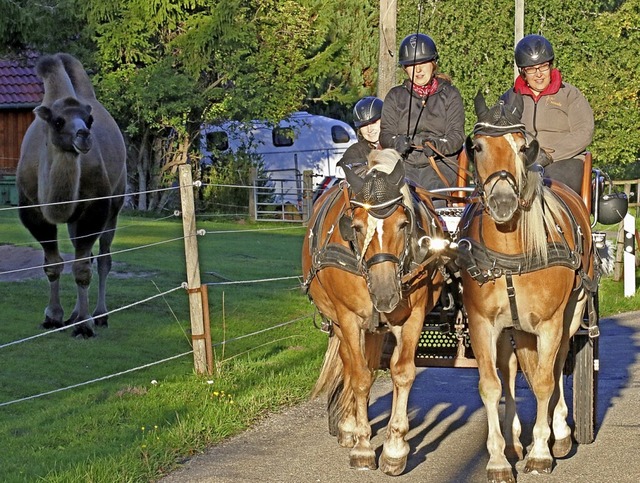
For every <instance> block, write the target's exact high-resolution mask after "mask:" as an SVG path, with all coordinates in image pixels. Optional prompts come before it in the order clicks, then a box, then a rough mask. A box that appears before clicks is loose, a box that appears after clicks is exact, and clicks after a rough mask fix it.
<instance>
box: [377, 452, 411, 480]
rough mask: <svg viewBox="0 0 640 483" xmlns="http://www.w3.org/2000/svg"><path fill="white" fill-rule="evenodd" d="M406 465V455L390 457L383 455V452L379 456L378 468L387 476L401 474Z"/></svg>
mask: <svg viewBox="0 0 640 483" xmlns="http://www.w3.org/2000/svg"><path fill="white" fill-rule="evenodd" d="M406 466H407V457H406V456H405V457H404V458H391V457H389V456H385V455H384V453H382V455H381V456H380V470H381V471H382V472H383V473H384V474H385V475H389V476H398V475H401V474H402V472H403V471H404V469H405V468H406Z"/></svg>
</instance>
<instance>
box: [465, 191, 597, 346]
mask: <svg viewBox="0 0 640 483" xmlns="http://www.w3.org/2000/svg"><path fill="white" fill-rule="evenodd" d="M549 193H551V195H552V196H554V197H555V198H556V199H557V200H558V201H559V202H560V204H561V206H562V207H563V211H564V212H565V214H566V215H567V216H568V217H569V219H570V225H571V230H572V234H573V240H575V246H574V247H573V248H571V247H570V246H569V243H568V241H567V238H566V235H565V233H564V232H563V230H562V227H561V226H560V225H559V223H556V224H555V227H556V231H557V232H558V234H559V235H560V237H561V240H560V241H559V242H554V241H550V242H548V245H547V247H548V253H549V256H548V259H547V261H546V262H543V261H542V260H541V259H539V258H538V257H535V256H533V255H532V254H520V255H510V254H506V253H501V252H497V251H494V250H491V249H490V248H487V246H486V244H485V243H484V237H483V234H482V220H480V222H479V227H480V232H479V240H478V241H476V240H474V239H472V238H466V237H465V238H461V239H460V240H459V241H458V256H457V258H456V264H457V265H458V266H459V267H460V268H462V269H465V270H466V271H467V272H468V273H469V275H470V276H471V278H473V279H474V280H475V281H476V282H478V284H479V285H483V284H485V283H487V282H494V281H495V280H497V279H498V278H500V277H502V276H504V277H505V282H506V286H507V296H508V299H509V308H510V311H511V320H512V323H513V326H514V328H515V329H517V330H521V326H520V321H519V316H518V307H517V304H516V291H515V287H514V286H513V276H514V275H516V276H517V275H523V274H525V273H530V272H535V271H537V270H541V269H543V268H549V267H553V266H560V267H567V268H569V269H571V270H573V271H575V272H577V273H578V276H579V277H580V284H579V285H578V286H577V287H576V288H575V290H577V289H578V288H579V287H580V286H584V287H585V289H586V290H587V291H588V292H589V293H590V296H589V298H588V301H589V302H588V303H589V321H588V326H586V327H585V328H586V329H588V330H589V335H590V336H591V337H597V336H598V335H599V332H598V327H597V325H596V324H597V313H596V309H595V302H594V296H593V295H594V294H595V292H596V291H597V288H598V279H599V274H596V277H594V278H591V277H589V275H588V274H587V273H586V272H585V270H584V267H583V264H582V256H583V254H584V252H583V244H584V234H583V233H582V230H581V229H580V226H579V225H578V223H577V221H576V219H575V217H574V216H573V213H571V210H570V209H569V207H568V206H567V205H566V203H565V202H564V201H563V200H562V198H560V197H559V196H558V195H557V194H555V193H554V192H553V191H549ZM543 199H544V198H543ZM479 208H481V209H479ZM473 209H478V212H477V213H468V214H470V215H471V216H479V217H480V218H482V216H483V215H484V207H482V206H481V205H475V206H474V205H470V206H469V207H468V210H473ZM463 218H464V216H463ZM527 260H529V262H527Z"/></svg>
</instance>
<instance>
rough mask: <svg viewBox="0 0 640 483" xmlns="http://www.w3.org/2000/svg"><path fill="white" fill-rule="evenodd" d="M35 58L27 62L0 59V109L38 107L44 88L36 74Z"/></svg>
mask: <svg viewBox="0 0 640 483" xmlns="http://www.w3.org/2000/svg"><path fill="white" fill-rule="evenodd" d="M35 60H36V59H35V57H29V58H28V59H26V60H12V59H0V108H2V107H5V108H6V107H10V106H11V105H33V106H35V105H37V104H40V102H42V97H43V96H44V86H43V84H42V81H41V80H40V78H39V77H38V76H37V74H36V68H35Z"/></svg>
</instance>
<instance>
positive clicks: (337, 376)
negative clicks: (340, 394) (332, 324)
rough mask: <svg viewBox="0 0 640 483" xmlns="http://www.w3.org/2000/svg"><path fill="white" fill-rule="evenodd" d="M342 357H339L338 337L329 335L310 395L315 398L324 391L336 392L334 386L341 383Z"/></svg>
mask: <svg viewBox="0 0 640 483" xmlns="http://www.w3.org/2000/svg"><path fill="white" fill-rule="evenodd" d="M343 368H344V366H343V364H342V359H341V358H340V338H339V337H338V336H336V335H335V334H333V335H332V336H331V337H329V344H328V346H327V351H326V352H325V354H324V362H323V363H322V368H321V369H320V375H319V376H318V380H317V381H316V384H315V386H314V387H313V391H312V392H311V397H312V398H316V397H318V396H319V395H320V394H322V393H324V392H326V393H328V394H329V397H331V394H333V393H335V392H336V390H337V389H336V388H337V387H338V386H340V385H341V384H342V381H343V378H344V377H343V374H342V370H343Z"/></svg>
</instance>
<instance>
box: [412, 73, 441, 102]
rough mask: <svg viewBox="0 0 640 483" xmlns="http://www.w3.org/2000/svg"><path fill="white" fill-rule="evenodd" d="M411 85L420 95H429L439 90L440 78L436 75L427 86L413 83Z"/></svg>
mask: <svg viewBox="0 0 640 483" xmlns="http://www.w3.org/2000/svg"><path fill="white" fill-rule="evenodd" d="M411 87H412V88H413V92H415V93H416V94H418V95H419V96H420V97H428V96H430V95H431V94H433V93H434V92H435V91H437V90H438V79H437V78H435V77H434V78H433V79H431V81H430V82H429V83H428V84H427V85H426V86H419V85H417V84H413V83H412V84H411Z"/></svg>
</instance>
